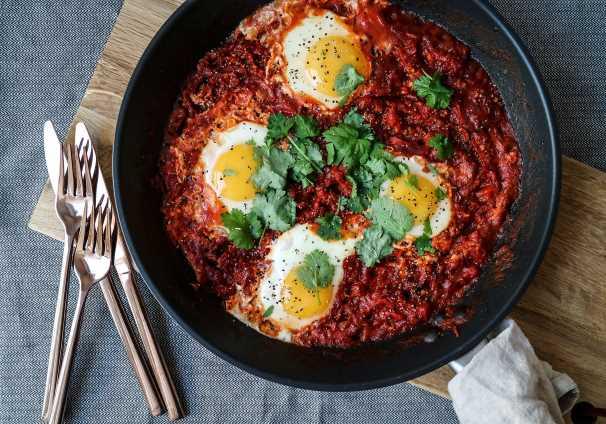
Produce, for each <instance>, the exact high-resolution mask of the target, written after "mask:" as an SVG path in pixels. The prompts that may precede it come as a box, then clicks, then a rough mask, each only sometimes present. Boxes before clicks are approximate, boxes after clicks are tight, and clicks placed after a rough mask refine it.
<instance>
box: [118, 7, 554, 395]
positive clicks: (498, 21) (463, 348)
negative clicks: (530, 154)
mask: <svg viewBox="0 0 606 424" xmlns="http://www.w3.org/2000/svg"><path fill="white" fill-rule="evenodd" d="M471 2H472V3H474V4H475V5H476V6H477V7H479V8H480V10H482V12H483V13H485V14H486V15H487V16H488V18H489V19H490V20H491V21H492V22H493V23H494V25H495V26H496V27H497V28H498V29H499V30H500V31H501V32H502V33H503V34H504V35H505V36H506V37H507V39H508V41H509V42H510V44H511V46H512V51H514V52H515V53H516V54H517V55H518V56H519V58H520V59H521V61H522V62H523V65H524V66H525V68H526V70H527V71H528V73H529V75H530V76H531V78H532V81H533V84H534V86H535V88H536V90H537V93H538V97H539V99H540V104H541V108H542V114H544V116H545V119H546V127H547V128H548V143H549V144H550V146H551V149H552V151H553V152H554V154H553V160H552V162H551V163H550V165H549V167H550V170H551V173H552V175H553V178H552V180H551V186H550V187H545V189H549V191H550V194H549V199H550V204H549V205H548V215H547V216H546V217H545V220H546V225H545V226H544V231H543V232H542V234H541V237H540V240H538V241H537V242H536V246H537V248H536V249H535V254H534V257H533V258H532V261H531V263H530V266H529V267H528V268H527V269H526V271H525V273H523V276H522V280H523V283H522V284H519V285H517V287H516V288H515V290H514V292H513V294H512V295H511V296H510V298H509V300H508V301H507V302H505V303H504V304H503V305H502V306H501V307H500V310H498V312H497V313H496V314H494V315H493V317H492V318H491V319H489V320H487V322H486V323H485V324H484V325H483V326H482V327H481V328H480V329H479V330H478V331H476V332H475V334H473V335H471V336H469V337H468V338H467V339H466V340H464V341H462V342H461V343H460V344H459V345H458V346H456V347H455V348H453V349H451V350H450V351H449V352H448V353H447V354H444V355H442V356H441V357H438V358H437V359H435V360H434V361H432V362H430V363H427V364H425V365H424V366H422V367H417V368H416V369H414V370H412V371H409V372H405V373H400V374H397V375H393V376H389V377H386V378H376V379H372V380H368V381H365V382H354V383H321V382H317V381H309V380H302V379H293V378H290V377H286V376H283V375H277V374H275V373H273V372H268V371H265V370H261V369H258V368H256V367H254V366H252V365H250V364H248V363H246V362H243V361H242V360H240V359H239V358H236V357H235V356H233V355H232V354H230V353H228V352H226V351H223V350H221V349H219V348H218V347H216V346H215V345H213V344H212V343H210V342H209V341H207V340H206V339H205V338H204V337H202V335H201V334H200V333H199V332H198V331H196V330H195V329H194V328H193V327H192V326H191V325H190V324H189V323H188V322H187V319H186V318H185V317H184V316H183V314H182V313H181V312H180V311H179V310H178V308H175V307H173V305H171V303H170V302H169V301H168V300H167V299H166V298H165V297H164V296H163V295H162V293H161V291H160V290H159V288H158V287H157V286H156V284H155V282H154V281H153V279H152V278H151V276H150V275H149V273H148V272H147V269H146V267H145V265H144V261H143V260H142V258H141V257H140V256H139V254H138V252H137V250H136V249H135V245H134V241H133V237H132V235H131V233H130V230H129V228H128V226H126V225H124V223H125V222H126V215H125V210H124V203H123V202H124V199H123V197H122V193H121V191H120V184H119V181H120V179H121V178H120V167H119V166H118V162H119V152H120V150H121V149H120V146H121V144H122V142H123V141H124V138H123V137H122V134H121V132H122V129H123V127H124V120H125V115H126V110H127V109H128V104H129V103H130V101H131V95H132V92H133V89H134V87H135V86H136V84H137V81H138V80H139V78H140V75H141V72H142V69H143V68H144V67H145V66H146V63H147V62H148V61H149V58H150V56H152V55H153V53H154V51H155V50H156V47H157V45H158V43H159V41H160V40H161V39H163V38H164V36H165V34H166V33H167V32H169V31H170V30H171V29H172V27H173V25H174V23H175V22H176V21H179V19H180V18H181V17H182V16H183V15H184V14H187V13H188V12H189V10H190V8H191V7H192V5H193V4H195V3H196V0H188V1H186V2H185V3H184V4H182V5H181V6H180V7H179V8H178V9H177V10H176V11H175V12H174V13H173V14H172V15H171V16H170V17H169V18H168V19H167V20H166V22H165V23H164V24H163V25H162V27H161V28H160V29H159V30H158V32H157V33H156V34H155V36H154V37H153V38H152V40H151V42H150V43H149V45H148V46H147V48H146V49H145V51H144V52H143V54H142V56H141V58H140V59H139V62H138V64H137V66H136V68H135V70H134V71H133V74H132V76H131V78H130V81H129V83H128V86H127V88H126V91H125V93H124V96H123V101H122V104H121V107H120V111H119V114H118V119H117V123H116V132H115V142H114V149H113V152H112V175H113V176H114V178H113V191H114V197H115V205H116V210H117V216H118V220H119V222H120V224H121V228H122V230H123V234H124V240H125V242H126V244H127V247H128V250H129V252H130V254H131V256H132V259H133V261H134V263H135V264H136V266H137V268H138V270H139V272H140V275H141V277H142V278H143V280H144V281H145V284H146V286H147V287H148V289H149V290H150V292H151V293H152V295H153V296H154V297H155V299H156V300H157V302H158V303H159V304H160V305H161V307H162V308H163V309H164V310H165V311H166V312H167V313H168V315H169V316H170V317H171V318H172V319H174V320H175V321H176V322H177V323H178V324H179V325H180V326H181V327H182V328H184V329H185V330H186V331H187V332H188V333H189V334H190V335H191V336H192V337H193V338H194V339H195V340H196V341H198V342H199V343H200V344H202V345H203V346H204V347H205V348H207V349H208V350H210V351H211V352H213V353H214V354H215V355H217V356H218V357H220V358H221V359H223V360H225V361H227V362H229V363H231V364H233V365H235V366H237V367H238V368H240V369H242V370H244V371H246V372H248V373H250V374H253V375H255V376H258V377H261V378H264V379H266V380H269V381H272V382H275V383H280V384H284V385H288V386H292V387H298V388H302V389H308V390H319V391H332V392H348V391H360V390H369V389H375V388H380V387H386V386H390V385H394V384H398V383H402V382H404V381H407V380H411V379H414V378H417V377H419V376H421V375H424V374H426V373H428V372H431V371H433V370H435V369H437V368H439V367H441V366H443V365H446V364H447V363H448V362H450V361H452V360H454V359H456V358H458V357H460V356H462V355H464V354H465V353H467V352H468V351H469V350H471V349H472V348H473V347H475V346H476V345H477V344H478V343H479V342H480V341H481V340H482V339H483V338H484V337H486V335H487V334H488V333H489V332H490V331H491V330H493V329H494V328H495V327H496V326H497V325H498V324H499V323H500V322H501V321H502V320H503V319H504V318H505V316H506V315H507V314H508V313H509V312H511V310H512V309H513V307H514V306H515V305H516V304H517V303H518V301H519V299H520V298H521V296H522V295H523V294H524V292H525V291H526V289H527V287H528V285H529V284H530V282H531V281H532V279H533V277H534V276H535V274H536V272H537V270H538V267H539V265H540V263H541V262H542V260H543V257H544V255H545V252H546V250H547V247H548V245H549V241H550V239H551V236H552V234H553V228H554V225H555V220H556V216H557V212H558V206H559V196H560V185H561V156H560V147H559V143H558V139H559V137H558V129H557V125H556V121H555V114H554V112H553V107H552V103H551V100H550V97H549V94H548V92H547V89H546V87H545V84H544V82H543V79H542V77H541V75H540V72H539V71H538V69H537V67H536V64H535V62H534V60H533V59H532V58H531V56H530V54H529V52H528V50H527V48H526V46H525V45H524V44H523V42H522V41H521V39H520V38H519V37H518V35H517V34H516V33H515V32H514V31H513V29H512V28H510V26H509V25H508V24H507V23H505V21H504V19H503V17H502V16H501V15H500V14H499V13H498V12H497V11H496V9H495V8H494V7H493V6H491V5H489V4H488V3H487V2H486V1H485V0H471ZM260 337H265V336H262V335H260ZM461 337H463V336H461Z"/></svg>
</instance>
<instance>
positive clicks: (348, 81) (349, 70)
mask: <svg viewBox="0 0 606 424" xmlns="http://www.w3.org/2000/svg"><path fill="white" fill-rule="evenodd" d="M363 82H364V77H363V76H362V75H360V74H359V73H358V71H356V68H354V67H353V66H352V65H349V64H347V65H344V66H343V67H342V68H341V70H340V71H339V73H338V74H337V77H336V78H335V91H336V92H337V94H338V95H339V96H341V97H342V99H341V103H344V102H345V101H347V98H349V96H350V95H351V93H353V91H354V90H355V89H356V88H357V87H358V86H359V85H360V84H362V83H363Z"/></svg>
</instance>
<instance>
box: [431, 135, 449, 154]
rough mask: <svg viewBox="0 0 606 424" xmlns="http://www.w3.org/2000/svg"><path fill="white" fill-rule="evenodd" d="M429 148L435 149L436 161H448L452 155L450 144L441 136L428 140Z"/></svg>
mask: <svg viewBox="0 0 606 424" xmlns="http://www.w3.org/2000/svg"><path fill="white" fill-rule="evenodd" d="M429 146H430V147H433V148H434V149H436V153H437V155H438V159H440V160H444V159H448V158H449V157H450V156H451V155H452V154H453V153H454V147H453V145H452V143H451V142H450V141H449V140H448V138H446V137H445V136H443V135H442V134H436V135H434V136H433V137H432V138H431V139H430V140H429Z"/></svg>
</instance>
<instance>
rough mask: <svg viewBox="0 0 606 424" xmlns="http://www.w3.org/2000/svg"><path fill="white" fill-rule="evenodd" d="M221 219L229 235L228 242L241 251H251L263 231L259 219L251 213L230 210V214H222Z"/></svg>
mask: <svg viewBox="0 0 606 424" xmlns="http://www.w3.org/2000/svg"><path fill="white" fill-rule="evenodd" d="M221 219H222V221H223V225H224V226H225V228H227V231H228V233H229V240H231V241H232V242H233V243H234V244H235V245H236V247H239V248H241V249H252V248H253V247H254V245H255V241H256V240H257V239H258V238H260V237H261V234H262V232H263V229H264V225H263V224H262V223H261V221H260V219H259V217H258V216H257V215H256V213H253V212H251V213H249V214H245V213H244V212H242V211H241V210H240V209H232V210H231V212H226V213H224V214H222V215H221Z"/></svg>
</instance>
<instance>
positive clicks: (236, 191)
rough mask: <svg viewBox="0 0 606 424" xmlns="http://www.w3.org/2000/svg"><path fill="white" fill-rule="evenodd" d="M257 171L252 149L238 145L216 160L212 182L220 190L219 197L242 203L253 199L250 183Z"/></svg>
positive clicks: (251, 184)
mask: <svg viewBox="0 0 606 424" xmlns="http://www.w3.org/2000/svg"><path fill="white" fill-rule="evenodd" d="M256 169H257V161H256V160H255V155H254V147H253V146H252V145H251V144H238V145H236V146H234V147H232V148H231V149H229V150H228V151H227V152H225V153H223V154H222V155H221V156H219V158H218V159H217V162H216V163H215V167H214V169H213V181H214V183H215V185H216V186H217V187H219V188H220V193H219V194H220V195H221V196H222V197H225V198H227V199H229V200H235V201H243V200H250V199H252V198H254V197H255V193H256V192H255V187H254V185H253V183H252V181H251V178H252V176H253V174H254V173H255V171H256Z"/></svg>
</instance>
